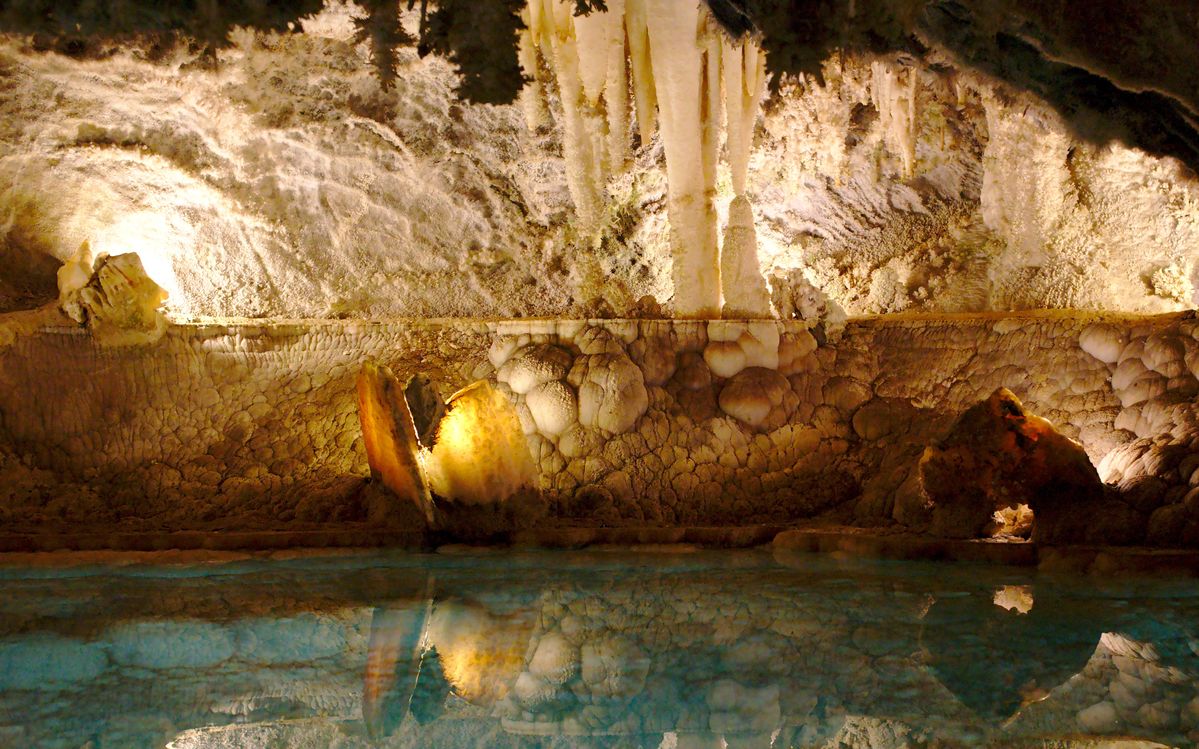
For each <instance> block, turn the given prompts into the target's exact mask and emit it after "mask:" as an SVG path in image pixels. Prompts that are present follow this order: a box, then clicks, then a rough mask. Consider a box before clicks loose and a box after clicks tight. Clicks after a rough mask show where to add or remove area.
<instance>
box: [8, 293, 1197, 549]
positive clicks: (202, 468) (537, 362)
mask: <svg viewBox="0 0 1199 749" xmlns="http://www.w3.org/2000/svg"><path fill="white" fill-rule="evenodd" d="M1197 328H1199V323H1196V322H1195V321H1193V320H1192V319H1190V317H1189V316H1186V315H1183V316H1178V315H1174V316H1165V317H1153V318H1144V317H1127V316H1124V317H1120V316H1106V317H1101V316H1096V315H1077V314H1074V315H1071V314H1064V313H1054V314H1044V315H1007V316H994V315H992V316H971V317H952V318H944V317H941V318H937V319H920V318H915V317H894V318H872V319H862V320H856V321H852V322H850V323H849V325H848V326H847V327H846V329H845V330H844V332H843V333H842V334H841V335H840V336H839V337H838V338H837V339H836V340H835V341H823V342H818V340H817V339H818V338H821V339H823V338H824V335H823V332H822V331H819V330H812V331H809V330H808V329H806V328H805V327H804V324H803V323H802V322H775V321H765V322H752V323H738V322H729V321H717V322H704V321H657V320H606V321H591V322H584V321H528V320H521V321H501V322H472V321H462V320H455V321H436V320H434V321H424V322H419V323H416V322H389V323H365V322H320V323H314V322H305V323H299V322H297V323H284V324H271V325H266V324H244V325H238V324H209V325H190V326H175V327H173V328H172V329H171V330H170V331H169V332H168V334H167V335H166V336H165V337H164V338H163V339H162V340H161V341H159V342H158V343H157V344H153V345H148V346H138V347H125V348H119V349H112V348H108V349H105V348H101V347H98V346H96V345H95V344H94V343H93V341H92V340H91V338H90V337H88V336H87V335H86V334H85V333H82V332H80V331H76V330H68V329H59V328H51V329H43V330H41V331H40V332H37V333H34V334H31V335H26V336H18V337H16V338H15V340H13V341H12V342H11V343H10V344H9V345H7V346H6V347H4V348H2V349H0V449H2V453H0V461H2V462H0V478H2V479H3V482H2V483H0V513H2V515H0V518H2V519H3V525H4V527H5V528H7V529H9V530H25V529H44V528H49V527H55V528H58V527H65V528H67V529H79V528H84V527H93V526H107V525H113V526H120V527H121V528H126V529H142V528H156V529H174V528H230V529H234V528H236V529H245V528H276V527H297V526H303V525H305V524H314V523H328V522H343V521H351V520H364V519H365V518H366V508H365V507H363V502H362V500H361V498H360V497H359V492H360V490H361V488H362V487H363V485H364V483H365V480H366V477H367V475H368V469H367V465H366V459H365V454H364V451H363V448H362V440H361V434H360V429H359V425H358V421H357V415H356V403H355V395H354V377H355V375H356V373H357V371H358V369H359V367H360V365H361V363H362V362H363V361H365V360H366V359H368V358H377V359H380V360H382V361H383V362H384V363H386V364H388V365H389V366H390V367H391V368H392V369H393V370H394V371H395V372H396V373H397V374H398V375H399V376H401V377H404V376H406V375H408V374H415V373H418V372H419V373H422V374H425V375H427V376H429V377H430V378H432V380H433V381H434V382H435V383H438V384H439V386H440V387H441V389H442V391H443V395H448V394H449V393H450V392H452V391H453V390H454V389H456V388H458V387H461V386H462V385H464V384H467V383H468V382H470V381H472V380H473V379H477V378H482V377H489V378H492V379H493V380H494V381H495V382H497V383H498V386H499V387H500V389H501V390H502V391H503V392H505V393H506V394H507V395H509V397H510V399H511V400H512V401H513V402H514V404H515V405H516V407H517V411H518V413H519V414H520V416H521V421H522V426H523V427H524V429H525V432H526V436H527V442H528V445H529V447H530V451H531V453H532V455H533V457H534V459H535V461H536V463H537V465H538V469H539V482H540V488H541V490H542V493H543V496H544V497H545V500H546V502H547V504H548V507H549V511H550V517H551V518H558V519H564V520H567V521H569V522H580V523H583V524H651V525H652V524H691V525H702V524H730V523H731V524H748V523H759V522H786V521H790V520H796V519H801V518H807V517H811V516H814V515H816V514H819V513H822V512H826V511H835V512H834V515H835V517H837V518H838V519H840V520H844V521H852V522H858V523H868V524H889V523H893V522H901V523H907V524H911V525H917V526H918V525H919V524H920V523H921V522H922V521H923V517H922V514H921V513H922V508H921V506H920V505H921V502H920V501H919V497H915V498H913V497H914V495H913V493H912V486H911V484H912V482H911V481H908V479H909V476H910V475H911V471H912V468H913V467H914V466H915V463H916V460H917V459H918V458H919V455H920V453H921V451H922V450H923V447H924V446H925V445H926V444H928V443H929V442H930V441H931V440H933V439H936V438H937V437H939V436H941V435H942V434H943V433H944V431H945V430H946V429H947V428H948V426H949V424H950V423H951V422H952V420H953V419H954V417H956V416H957V415H958V414H959V413H960V412H961V411H962V410H964V409H965V408H967V407H969V406H970V405H972V404H974V403H975V402H977V401H979V400H981V399H983V398H985V397H986V396H987V395H988V394H990V393H991V392H992V391H993V390H994V389H995V388H997V387H999V386H1006V387H1008V388H1010V389H1011V390H1013V391H1014V392H1015V393H1016V394H1017V395H1018V396H1019V397H1020V398H1021V399H1022V400H1023V401H1024V403H1025V405H1026V406H1027V407H1028V408H1029V409H1030V410H1032V411H1033V412H1035V413H1037V414H1040V415H1042V416H1045V417H1046V418H1049V419H1050V420H1052V421H1053V422H1054V423H1055V424H1056V425H1057V426H1058V427H1059V428H1060V429H1061V430H1062V431H1063V432H1065V433H1066V434H1068V435H1070V436H1072V437H1075V438H1077V439H1079V440H1080V441H1081V442H1082V443H1083V445H1084V447H1085V448H1086V450H1087V452H1088V455H1089V456H1090V457H1091V459H1092V460H1093V461H1094V462H1095V463H1096V464H1097V465H1099V467H1100V473H1101V476H1102V477H1103V478H1104V479H1105V480H1107V481H1110V482H1114V483H1115V484H1116V487H1117V490H1118V491H1119V492H1121V493H1122V494H1121V496H1123V495H1124V494H1127V501H1128V502H1129V503H1130V504H1131V505H1133V507H1134V508H1135V509H1136V511H1137V517H1138V518H1141V519H1142V520H1143V521H1144V524H1145V525H1144V527H1143V528H1141V527H1138V528H1133V529H1132V531H1131V532H1129V533H1126V534H1125V535H1124V536H1123V537H1122V538H1121V539H1120V540H1121V541H1124V542H1135V541H1138V540H1140V539H1141V538H1142V537H1143V536H1144V533H1145V532H1146V529H1148V530H1149V532H1150V536H1151V539H1152V540H1153V541H1154V542H1155V543H1160V544H1163V545H1167V544H1177V543H1194V542H1195V541H1196V539H1197V538H1199V501H1197V500H1196V497H1199V491H1194V492H1192V491H1191V489H1190V480H1191V475H1190V474H1192V473H1195V469H1196V468H1197V467H1199V454H1196V455H1192V454H1191V435H1192V434H1193V433H1195V425H1196V423H1197V421H1196V415H1195V414H1196V408H1195V405H1194V395H1195V393H1196V392H1199V380H1197V379H1196V377H1195V375H1194V374H1193V373H1192V371H1191V363H1199V354H1196V355H1192V352H1193V351H1194V349H1195V348H1196V343H1195V339H1194V337H1193V336H1194V333H1195V331H1196V329H1197ZM1080 341H1081V343H1080ZM1196 452H1197V453H1199V451H1196ZM1184 474H1185V475H1184ZM905 482H906V483H905ZM1163 507H1164V509H1162V508H1163ZM1097 533H1098V531H1097ZM1090 540H1096V541H1101V540H1109V539H1105V538H1103V537H1102V536H1101V535H1099V536H1096V537H1095V538H1093V539H1090Z"/></svg>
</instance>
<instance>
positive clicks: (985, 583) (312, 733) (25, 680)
mask: <svg viewBox="0 0 1199 749" xmlns="http://www.w3.org/2000/svg"><path fill="white" fill-rule="evenodd" d="M0 600H2V601H3V606H2V607H0V747H43V746H44V747H71V748H72V749H77V748H78V747H84V746H89V747H92V749H100V748H102V747H103V748H107V747H161V746H172V747H180V748H183V747H188V748H199V747H232V746H247V747H300V746H303V747H326V746H330V747H331V746H337V747H367V746H384V747H392V746H394V747H432V748H440V747H612V748H616V747H682V748H686V747H725V746H727V747H733V748H734V749H735V748H737V747H762V748H765V747H792V746H794V747H825V746H828V747H858V746H860V747H866V746H870V747H892V746H894V747H899V746H905V745H906V746H925V745H927V746H980V745H985V746H1038V747H1039V746H1044V745H1047V744H1048V745H1053V746H1070V745H1076V744H1077V745H1080V746H1081V745H1087V746H1093V745H1094V740H1095V739H1098V738H1103V739H1104V740H1106V741H1109V742H1110V741H1119V742H1128V741H1131V740H1132V739H1140V740H1143V741H1152V742H1157V743H1160V744H1165V745H1170V746H1190V745H1193V744H1194V743H1195V739H1196V738H1199V733H1196V732H1195V731H1196V726H1199V656H1197V655H1196V653H1197V652H1199V585H1196V583H1195V582H1194V581H1192V580H1146V579H1133V578H1129V579H1098V578H1071V577H1056V576H1047V575H1043V574H1036V573H1034V572H1031V571H1028V570H1018V569H1008V568H1000V567H976V566H972V565H964V564H939V565H938V564H930V563H912V562H878V561H861V560H855V561H847V560H839V559H836V558H833V557H830V556H817V555H788V556H785V557H783V556H780V557H778V558H775V557H773V556H772V555H770V554H769V553H767V552H762V551H740V552H691V553H674V552H661V553H634V552H628V551H622V552H617V551H596V552H586V553H581V552H580V553H565V552H515V551H506V552H495V553H480V554H456V555H446V554H403V553H372V554H349V555H336V556H324V557H309V558H298V559H292V560H270V561H244V562H237V563H225V564H197V565H190V566H189V565H171V566H151V565H138V566H124V567H73V568H66V569H63V568H58V569H49V568H21V567H3V568H0ZM1126 745H1131V744H1126ZM1138 745H1143V744H1138Z"/></svg>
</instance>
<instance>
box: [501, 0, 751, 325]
mask: <svg viewBox="0 0 1199 749" xmlns="http://www.w3.org/2000/svg"><path fill="white" fill-rule="evenodd" d="M607 8H608V9H607V11H606V12H593V13H591V14H589V15H586V16H576V15H574V11H575V3H573V2H569V0H534V3H533V8H532V9H531V10H530V11H529V13H528V14H527V23H528V25H529V32H528V34H527V36H524V37H522V44H524V43H525V40H526V39H527V40H528V44H529V45H530V46H535V47H537V48H538V49H539V50H540V53H541V54H542V55H544V56H545V57H546V59H547V60H549V62H550V64H551V67H552V68H553V70H554V71H555V76H556V78H557V82H558V90H559V95H560V97H561V100H562V119H563V121H562V123H561V125H562V130H563V150H564V152H565V156H566V162H567V179H568V182H569V185H570V190H571V196H572V198H574V200H575V207H576V211H577V214H578V217H579V224H580V225H581V226H582V227H583V228H584V230H589V229H593V228H596V227H597V224H598V220H599V217H600V215H601V210H602V204H603V197H604V191H605V188H606V185H607V180H608V178H609V177H611V176H612V175H613V174H616V173H619V172H620V171H622V170H623V169H624V168H625V167H626V166H627V163H628V156H629V148H630V145H631V144H630V136H629V125H630V119H631V117H630V114H631V113H630V94H631V98H632V100H633V102H634V103H635V108H636V118H637V126H638V130H639V133H640V139H641V143H642V145H648V144H649V143H650V141H651V139H652V138H653V135H654V130H655V126H656V127H657V129H658V131H659V132H660V134H661V142H662V146H663V150H664V152H665V157H666V172H667V183H668V213H669V216H670V231H671V252H672V257H673V278H674V287H675V295H674V310H675V312H676V313H677V314H679V315H682V316H686V317H716V316H719V314H720V310H721V296H722V289H721V259H720V246H719V231H718V229H719V227H718V222H717V216H716V210H715V205H714V202H713V201H714V199H715V197H716V175H717V160H718V157H719V153H720V141H721V134H722V132H724V131H725V122H726V120H727V122H728V131H727V142H726V146H727V151H728V154H729V156H728V158H729V161H730V165H731V167H732V172H733V183H734V190H735V192H736V193H737V195H738V196H741V198H742V202H741V203H739V204H738V208H737V220H738V223H737V224H736V230H735V231H734V230H733V229H732V228H731V227H730V233H729V236H730V237H734V236H735V237H736V239H735V240H733V241H732V243H731V247H730V251H731V252H733V254H734V255H735V257H732V258H730V263H731V264H730V265H729V267H731V268H736V269H738V270H737V272H736V273H735V274H734V277H735V278H736V279H738V280H737V281H736V283H737V284H739V285H740V284H742V283H751V286H752V288H737V289H731V290H728V292H727V293H726V294H725V295H726V296H729V297H730V298H736V299H738V300H740V301H738V303H737V305H736V307H737V310H738V312H737V314H739V315H741V316H745V315H749V314H751V313H752V316H762V315H769V302H768V301H767V302H766V303H765V306H764V307H763V306H762V305H761V304H759V303H757V302H754V303H753V304H748V303H747V302H745V301H744V300H746V299H755V300H756V299H758V298H759V297H762V298H767V299H768V297H766V295H765V285H764V282H763V281H762V279H761V276H760V274H759V273H757V271H756V249H754V248H755V246H756V241H755V240H754V237H753V236H752V235H753V225H752V215H753V211H752V208H751V207H750V206H749V203H748V199H746V198H744V193H745V189H746V177H747V173H748V161H749V152H750V149H751V146H752V142H753V126H754V120H755V117H756V116H757V112H758V103H759V100H760V98H761V92H762V84H763V82H764V78H765V76H764V66H763V57H762V54H761V52H760V51H759V50H758V48H757V46H756V45H755V44H754V43H753V42H752V41H751V40H748V39H747V40H743V41H734V40H731V39H729V38H728V37H727V36H726V35H725V33H724V32H723V31H722V30H721V29H720V28H719V26H718V24H717V23H716V21H715V19H714V18H713V17H712V15H711V13H710V12H709V11H708V9H707V7H706V6H705V5H704V4H703V3H701V2H699V1H698V0H693V1H692V0H682V1H680V0H608V2H607ZM547 27H549V28H547ZM529 57H531V60H530V61H529V62H527V63H523V64H526V66H527V67H531V66H532V65H533V64H534V62H535V60H536V58H535V57H534V56H531V55H527V54H526V53H525V52H524V49H523V47H522V62H523V61H525V60H526V58H529ZM630 79H631V84H632V85H631V86H630ZM726 111H727V113H728V114H727V117H726ZM531 121H532V118H531ZM747 221H748V223H746V222H747ZM746 231H748V233H749V234H748V237H747V235H746ZM746 248H748V251H749V255H748V256H743V253H744V252H745V251H746ZM751 267H753V268H754V273H752V274H750V275H747V274H746V273H745V272H744V271H745V270H746V269H747V268H751ZM751 276H752V277H751ZM755 279H756V280H755ZM747 304H748V306H747Z"/></svg>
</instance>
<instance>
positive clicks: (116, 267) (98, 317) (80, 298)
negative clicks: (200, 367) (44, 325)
mask: <svg viewBox="0 0 1199 749" xmlns="http://www.w3.org/2000/svg"><path fill="white" fill-rule="evenodd" d="M166 299H167V293H166V292H165V291H164V290H163V289H162V287H160V286H159V285H158V284H157V283H155V282H154V279H152V278H150V277H149V276H148V275H147V274H146V271H145V269H144V268H143V267H142V262H141V259H140V258H139V257H138V256H137V255H136V254H135V253H125V254H122V255H112V256H109V255H104V254H101V255H100V256H99V257H98V258H96V259H95V260H94V261H93V260H92V255H91V249H90V248H89V246H88V244H87V243H86V242H84V243H83V245H82V246H81V247H80V248H79V251H78V252H77V253H76V254H75V255H73V256H71V258H70V259H69V260H68V261H67V262H66V263H64V264H63V266H62V268H60V269H59V272H58V306H59V308H60V309H61V310H62V311H63V312H64V313H65V314H66V315H67V316H68V317H70V318H71V319H72V320H74V321H75V322H77V323H79V324H81V325H85V326H87V328H88V329H89V330H90V331H91V333H92V335H94V336H95V338H96V340H97V341H98V342H100V343H101V344H102V345H106V346H125V345H131V344H137V343H152V342H154V341H156V340H158V339H159V338H161V337H162V334H163V333H164V332H166V329H167V320H166V317H165V316H164V315H163V313H162V305H163V302H165V301H166Z"/></svg>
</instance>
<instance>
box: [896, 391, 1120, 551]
mask: <svg viewBox="0 0 1199 749" xmlns="http://www.w3.org/2000/svg"><path fill="white" fill-rule="evenodd" d="M918 471H919V481H920V485H921V488H922V489H923V492H924V494H925V496H926V497H927V498H928V500H929V501H930V502H931V504H932V522H931V527H930V532H932V533H933V534H935V535H939V536H946V537H956V538H974V537H978V536H981V535H983V534H984V532H985V530H986V529H987V526H988V524H990V523H991V522H992V518H993V516H994V514H995V513H996V512H997V511H1001V510H1005V509H1008V508H1015V507H1018V506H1019V505H1028V506H1029V507H1031V508H1032V511H1033V514H1034V516H1035V521H1034V527H1033V538H1034V540H1037V541H1041V542H1048V543H1078V542H1084V541H1088V542H1119V541H1120V540H1121V539H1117V538H1109V537H1106V536H1110V535H1112V534H1111V533H1109V532H1108V531H1107V530H1106V526H1105V525H1104V524H1103V518H1104V517H1108V518H1111V517H1113V516H1115V517H1121V518H1122V519H1121V521H1120V522H1121V523H1123V522H1124V521H1125V520H1126V519H1124V518H1123V517H1122V513H1123V512H1127V511H1128V510H1130V508H1128V507H1127V506H1126V505H1123V503H1120V502H1118V501H1115V500H1105V498H1104V486H1103V482H1102V481H1100V479H1099V474H1098V472H1097V471H1096V470H1095V467H1094V466H1093V465H1091V462H1090V460H1089V459H1088V458H1087V454H1086V452H1085V451H1084V450H1083V447H1082V445H1080V444H1079V443H1078V442H1075V441H1074V440H1072V439H1070V438H1069V437H1067V436H1066V435H1064V434H1062V433H1061V432H1059V431H1057V429H1056V428H1054V426H1053V424H1051V423H1050V422H1049V421H1047V420H1045V419H1043V418H1041V417H1039V416H1036V415H1034V414H1031V413H1029V412H1028V411H1026V410H1025V408H1024V405H1023V404H1022V403H1021V402H1020V400H1019V399H1018V398H1017V397H1016V396H1015V395H1013V394H1012V392H1011V391H1010V390H1008V389H1007V388H999V389H998V390H996V391H995V392H994V393H992V394H991V396H990V397H989V398H987V399H986V400H985V401H982V402H981V403H978V404H977V405H975V406H973V407H971V408H970V409H968V410H967V411H966V412H965V413H963V414H962V415H961V416H960V417H959V418H958V420H957V421H956V422H955V423H954V424H953V426H952V427H951V428H950V430H949V433H948V434H947V435H946V436H945V438H944V439H943V440H941V442H940V443H939V444H935V445H932V446H930V447H928V448H926V449H925V451H924V455H923V456H922V457H921V459H920V463H919V469H918ZM1109 505H1111V506H1109Z"/></svg>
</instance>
